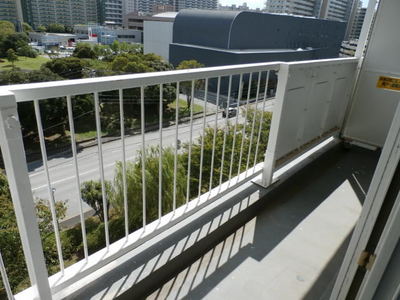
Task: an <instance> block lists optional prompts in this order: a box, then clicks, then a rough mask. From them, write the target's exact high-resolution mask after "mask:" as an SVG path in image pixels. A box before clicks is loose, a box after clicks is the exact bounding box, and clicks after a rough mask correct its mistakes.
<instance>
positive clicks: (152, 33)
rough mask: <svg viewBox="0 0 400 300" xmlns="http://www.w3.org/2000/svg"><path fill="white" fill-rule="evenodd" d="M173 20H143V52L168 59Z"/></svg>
mask: <svg viewBox="0 0 400 300" xmlns="http://www.w3.org/2000/svg"><path fill="white" fill-rule="evenodd" d="M173 26H174V23H173V22H160V21H145V22H144V28H143V31H144V32H143V44H144V53H145V54H147V53H155V54H157V55H160V56H161V57H163V58H164V59H165V60H166V61H169V44H171V43H172V29H173Z"/></svg>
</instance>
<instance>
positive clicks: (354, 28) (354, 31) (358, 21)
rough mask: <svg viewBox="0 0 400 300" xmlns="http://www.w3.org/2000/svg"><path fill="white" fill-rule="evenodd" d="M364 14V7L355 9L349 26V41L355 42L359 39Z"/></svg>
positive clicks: (365, 10)
mask: <svg viewBox="0 0 400 300" xmlns="http://www.w3.org/2000/svg"><path fill="white" fill-rule="evenodd" d="M366 12H367V8H365V7H359V8H358V9H357V12H356V15H355V17H354V20H353V23H352V25H351V31H350V35H349V38H350V39H353V40H356V39H358V38H359V37H360V33H361V28H362V26H363V23H364V19H365V14H366Z"/></svg>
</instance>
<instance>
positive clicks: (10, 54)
mask: <svg viewBox="0 0 400 300" xmlns="http://www.w3.org/2000/svg"><path fill="white" fill-rule="evenodd" d="M7 60H8V61H9V62H10V63H11V65H12V68H13V70H14V69H15V62H16V61H18V56H17V54H16V53H15V51H14V50H13V49H8V50H7Z"/></svg>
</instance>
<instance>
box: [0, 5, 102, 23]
mask: <svg viewBox="0 0 400 300" xmlns="http://www.w3.org/2000/svg"><path fill="white" fill-rule="evenodd" d="M1 2H4V1H1ZM1 2H0V3H1ZM22 9H23V15H24V21H25V22H27V23H29V24H31V25H32V26H33V27H38V26H40V25H49V24H52V23H59V24H63V25H67V26H73V25H75V24H87V23H98V22H99V14H98V9H99V6H98V2H97V0H86V1H80V0H26V1H23V2H22Z"/></svg>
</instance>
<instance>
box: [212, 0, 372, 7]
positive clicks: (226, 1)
mask: <svg viewBox="0 0 400 300" xmlns="http://www.w3.org/2000/svg"><path fill="white" fill-rule="evenodd" d="M265 1H266V0H247V1H246V0H219V3H221V4H222V5H231V4H236V5H242V4H243V2H246V3H247V5H248V6H249V7H250V8H257V7H259V8H263V7H264V6H265ZM362 2H363V6H364V7H366V6H367V4H368V0H362Z"/></svg>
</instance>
